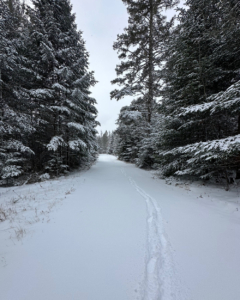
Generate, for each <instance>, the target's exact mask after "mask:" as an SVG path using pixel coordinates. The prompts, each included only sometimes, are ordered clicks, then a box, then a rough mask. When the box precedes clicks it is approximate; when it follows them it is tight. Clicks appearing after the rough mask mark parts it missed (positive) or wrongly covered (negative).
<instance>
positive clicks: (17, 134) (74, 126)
mask: <svg viewBox="0 0 240 300" xmlns="http://www.w3.org/2000/svg"><path fill="white" fill-rule="evenodd" d="M33 4H34V7H33V8H32V7H27V6H26V5H24V4H21V3H20V2H19V1H17V0H11V1H1V3H0V14H1V18H0V32H1V40H0V70H1V71H0V78H1V81H0V110H1V120H0V122H1V123H0V130H1V131H0V134H1V137H0V138H1V145H0V149H1V150H0V160H1V166H0V175H1V178H2V179H6V178H10V177H18V176H19V175H21V174H23V173H24V171H25V172H27V173H31V172H48V173H51V174H53V175H54V174H60V173H63V172H66V171H68V170H69V169H71V168H73V167H77V166H79V165H83V164H85V163H89V162H90V161H93V160H94V159H95V157H96V155H97V142H96V133H97V131H96V128H95V127H96V126H97V124H98V123H97V121H96V115H97V110H96V108H95V104H96V100H95V99H93V98H92V97H91V95H90V88H91V87H92V86H94V85H95V83H96V81H95V79H94V75H93V72H89V70H88V53H87V51H86V48H85V42H84V41H83V39H82V33H81V32H79V31H77V26H76V23H75V16H74V15H73V14H72V12H71V10H72V7H71V4H70V1H67V0H66V1H58V0H56V1H55V0H49V1H41V0H39V1H38V0H36V1H33Z"/></svg>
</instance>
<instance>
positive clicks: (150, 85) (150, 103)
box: [147, 0, 154, 123]
mask: <svg viewBox="0 0 240 300" xmlns="http://www.w3.org/2000/svg"><path fill="white" fill-rule="evenodd" d="M149 2H150V3H149V4H150V19H149V54H148V55H149V57H148V65H149V83H148V99H147V110H148V122H149V123H150V122H151V118H152V106H153V72H154V67H153V14H154V8H153V0H149Z"/></svg>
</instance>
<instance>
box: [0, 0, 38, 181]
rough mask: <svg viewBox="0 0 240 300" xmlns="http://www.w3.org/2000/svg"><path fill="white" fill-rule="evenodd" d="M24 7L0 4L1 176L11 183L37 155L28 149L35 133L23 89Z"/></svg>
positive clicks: (15, 2)
mask: <svg viewBox="0 0 240 300" xmlns="http://www.w3.org/2000/svg"><path fill="white" fill-rule="evenodd" d="M26 23H27V20H26V19H25V18H24V14H23V6H22V5H21V3H20V2H19V1H17V0H15V1H13V0H12V1H1V3H0V34H1V39H0V175H1V177H2V178H3V179H8V180H10V179H11V178H14V177H17V176H19V175H20V174H22V173H23V172H24V171H26V170H28V168H29V167H30V166H29V164H28V163H26V162H27V160H26V159H28V160H29V157H30V156H31V155H32V154H34V153H33V151H32V150H31V149H30V148H29V147H27V138H26V136H27V135H28V134H31V133H32V132H34V130H35V129H34V127H33V126H32V122H31V113H30V111H29V103H28V101H27V98H26V96H25V90H24V88H23V77H22V76H23V75H26V73H27V70H26V69H24V68H23V56H22V52H21V51H22V50H21V49H23V48H24V45H23V43H24V39H25V35H26V34H27V32H26V30H25V25H26Z"/></svg>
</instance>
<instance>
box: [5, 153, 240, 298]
mask: <svg viewBox="0 0 240 300" xmlns="http://www.w3.org/2000/svg"><path fill="white" fill-rule="evenodd" d="M239 197H240V192H239V193H238V191H237V189H236V190H234V191H230V192H226V191H225V190H224V189H220V188H216V187H210V186H209V187H206V186H202V185H200V184H191V185H187V184H183V183H177V184H175V183H174V182H173V183H172V184H171V185H169V184H166V183H165V181H164V180H160V179H158V178H157V177H156V176H154V174H153V173H152V172H148V171H144V170H140V169H138V168H136V167H135V166H134V165H132V164H126V163H123V162H120V161H117V160H116V158H115V157H113V156H109V155H101V156H100V158H99V160H98V162H97V163H96V164H95V165H94V166H93V167H92V168H91V169H90V170H88V171H82V172H76V173H74V174H72V175H71V176H68V177H62V178H59V179H57V180H51V181H47V182H43V183H37V184H33V185H25V186H22V187H13V188H7V189H4V188H0V220H2V222H0V299H2V300H33V299H34V300H43V299H44V300H66V299H71V300H160V299H161V300H228V299H229V300H238V299H239V295H240V284H239V279H240V259H239V253H240V205H239V199H240V198H239ZM4 219H6V220H5V221H3V220H4Z"/></svg>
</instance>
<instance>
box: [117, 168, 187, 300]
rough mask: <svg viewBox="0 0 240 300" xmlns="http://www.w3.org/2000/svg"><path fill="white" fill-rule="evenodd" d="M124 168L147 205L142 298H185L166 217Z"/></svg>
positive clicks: (173, 299) (148, 299) (143, 299)
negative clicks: (166, 225)
mask: <svg viewBox="0 0 240 300" xmlns="http://www.w3.org/2000/svg"><path fill="white" fill-rule="evenodd" d="M121 171H122V173H123V175H124V176H125V177H127V178H128V180H129V181H130V183H131V185H132V186H133V187H134V189H135V190H136V191H137V192H138V193H139V194H140V195H141V196H142V197H143V198H144V199H145V202H146V205H147V213H148V218H147V249H146V262H145V275H144V282H143V286H142V300H181V299H184V300H186V299H187V298H188V297H187V295H186V293H185V292H184V294H185V296H184V297H183V295H182V288H181V289H180V283H179V281H178V279H177V276H176V272H175V266H174V263H173V257H172V256H173V254H172V252H173V251H172V248H171V245H170V243H169V242H168V239H167V237H166V235H165V233H164V226H163V218H162V215H161V210H160V208H159V207H158V205H157V202H156V200H155V199H153V198H152V197H151V196H150V195H148V194H147V193H146V192H145V191H144V190H143V189H141V188H140V187H139V186H138V185H137V184H136V182H135V181H134V180H133V179H132V178H131V177H129V176H128V175H127V174H126V173H125V171H124V169H122V170H121Z"/></svg>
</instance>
